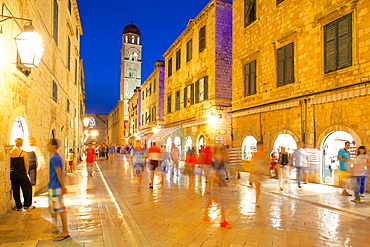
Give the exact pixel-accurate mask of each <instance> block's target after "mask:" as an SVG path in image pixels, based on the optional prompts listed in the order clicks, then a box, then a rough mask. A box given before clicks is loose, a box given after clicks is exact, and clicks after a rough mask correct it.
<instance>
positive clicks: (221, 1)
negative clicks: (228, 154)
mask: <svg viewBox="0 0 370 247" xmlns="http://www.w3.org/2000/svg"><path fill="white" fill-rule="evenodd" d="M231 28H232V3H231V2H229V1H225V0H214V1H210V2H209V3H208V4H207V6H206V7H205V8H204V9H203V10H202V11H201V12H200V13H199V14H198V16H197V17H196V18H194V19H191V20H190V21H189V23H188V25H187V27H186V29H185V30H184V31H183V32H182V33H181V34H180V36H179V37H178V38H177V39H176V40H175V42H174V43H173V44H172V45H171V46H170V47H169V48H168V50H167V51H166V52H165V53H164V54H163V57H164V59H165V80H164V81H165V86H164V114H165V117H164V128H166V129H169V128H173V129H170V130H171V133H164V134H163V135H161V139H162V142H164V143H167V144H168V145H169V144H172V143H175V144H176V145H177V146H180V147H181V150H182V153H183V154H184V152H185V151H186V150H187V149H188V148H189V147H191V146H193V147H195V148H196V149H198V148H199V146H200V145H204V144H205V145H214V144H215V143H217V142H219V143H227V142H229V140H230V138H231V133H230V124H231V114H230V110H231V50H232V45H231V43H232V42H231V37H232V36H231V34H232V33H231Z"/></svg>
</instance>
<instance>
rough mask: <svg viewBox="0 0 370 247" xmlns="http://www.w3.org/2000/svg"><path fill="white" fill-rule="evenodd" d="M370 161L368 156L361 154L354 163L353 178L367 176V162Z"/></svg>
mask: <svg viewBox="0 0 370 247" xmlns="http://www.w3.org/2000/svg"><path fill="white" fill-rule="evenodd" d="M367 159H370V157H369V155H367V154H359V155H357V156H356V157H355V158H354V159H353V161H352V167H353V170H352V176H367V173H368V170H367V163H366V160H367Z"/></svg>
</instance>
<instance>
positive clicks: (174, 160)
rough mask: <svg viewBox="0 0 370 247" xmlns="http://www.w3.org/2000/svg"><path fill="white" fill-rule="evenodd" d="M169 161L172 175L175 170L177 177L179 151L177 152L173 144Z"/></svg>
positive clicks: (177, 149)
mask: <svg viewBox="0 0 370 247" xmlns="http://www.w3.org/2000/svg"><path fill="white" fill-rule="evenodd" d="M171 159H172V163H173V169H172V175H173V174H174V173H175V168H176V174H177V175H178V173H179V159H180V150H179V148H178V147H176V146H175V144H172V148H171Z"/></svg>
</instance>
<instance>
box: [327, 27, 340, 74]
mask: <svg viewBox="0 0 370 247" xmlns="http://www.w3.org/2000/svg"><path fill="white" fill-rule="evenodd" d="M336 33H337V22H332V23H330V24H328V25H326V26H325V27H324V46H325V47H324V53H325V58H324V60H325V61H324V70H325V73H328V72H331V71H334V70H336V67H337V59H336V57H337V48H336V47H337V35H336Z"/></svg>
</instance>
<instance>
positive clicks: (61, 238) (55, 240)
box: [54, 234, 71, 242]
mask: <svg viewBox="0 0 370 247" xmlns="http://www.w3.org/2000/svg"><path fill="white" fill-rule="evenodd" d="M70 236H71V235H69V234H68V235H66V236H58V237H56V238H54V242H59V241H63V240H64V239H67V238H69V237H70Z"/></svg>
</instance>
